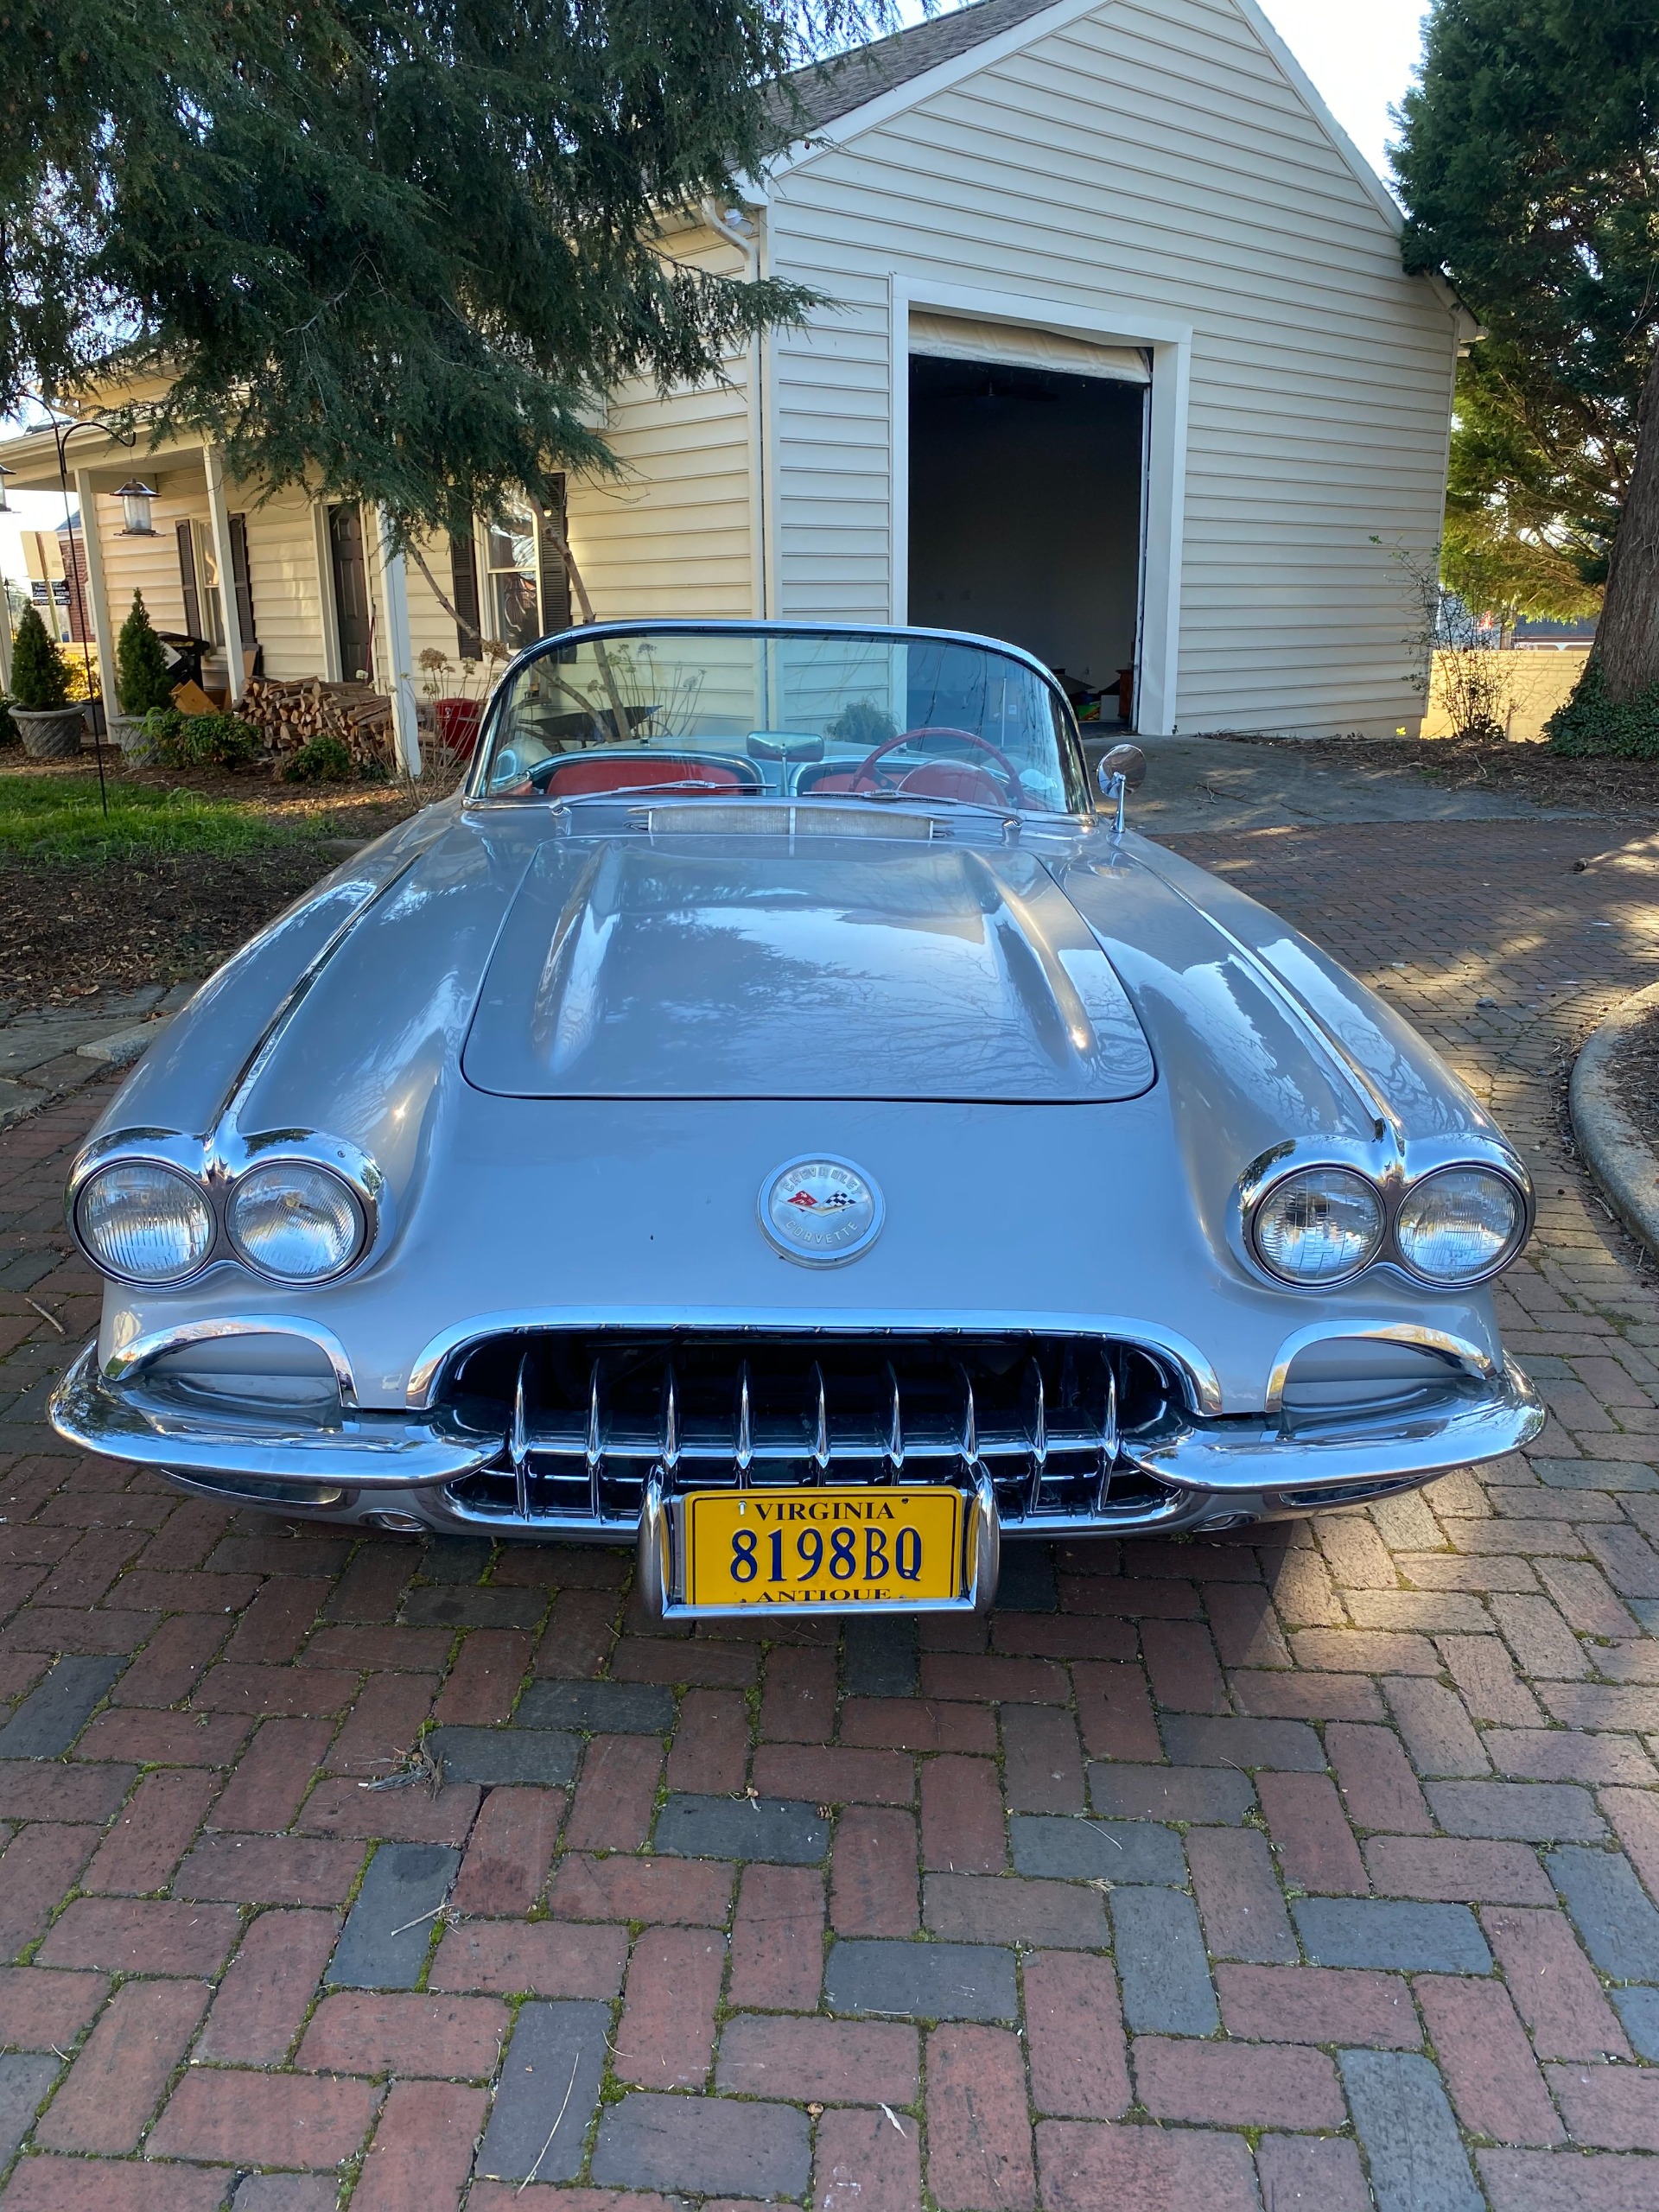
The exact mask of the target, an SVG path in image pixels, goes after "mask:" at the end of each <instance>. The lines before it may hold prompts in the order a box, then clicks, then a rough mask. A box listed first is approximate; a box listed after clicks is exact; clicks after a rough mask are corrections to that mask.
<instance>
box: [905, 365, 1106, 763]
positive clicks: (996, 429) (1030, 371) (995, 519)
mask: <svg viewBox="0 0 1659 2212" xmlns="http://www.w3.org/2000/svg"><path fill="white" fill-rule="evenodd" d="M1145 391H1146V388H1145V386H1144V385H1139V384H1131V383H1127V382H1118V381H1116V380H1115V379H1112V378H1103V377H1094V376H1073V375H1068V374H1065V373H1064V372H1059V371H1056V370H1049V369H1042V368H1032V367H1025V366H1015V365H1012V364H1004V363H1002V362H998V361H976V360H957V359H935V358H933V357H932V356H931V355H927V354H922V353H912V356H911V361H910V620H912V622H914V623H917V624H918V625H920V626H924V627H926V628H931V629H942V630H972V631H977V632H981V633H982V635H985V636H988V637H993V638H1006V639H1007V640H1008V641H1009V642H1010V643H1011V644H1014V645H1023V646H1024V647H1025V648H1026V649H1027V652H1033V653H1035V654H1036V655H1037V657H1038V658H1039V659H1040V660H1043V661H1045V662H1046V663H1047V664H1048V665H1049V667H1051V668H1052V669H1054V670H1056V671H1058V672H1060V673H1061V675H1062V676H1063V678H1064V680H1065V684H1066V689H1067V690H1068V691H1069V692H1071V694H1072V695H1073V696H1077V695H1079V694H1081V693H1084V692H1090V693H1092V692H1102V693H1104V694H1105V695H1106V696H1104V698H1103V700H1102V702H1101V707H1100V713H1101V717H1102V719H1103V720H1104V721H1111V720H1112V719H1113V718H1114V716H1115V715H1116V713H1117V709H1118V699H1117V694H1116V686H1117V683H1118V679H1119V674H1120V671H1122V670H1124V669H1126V668H1128V667H1129V666H1130V665H1131V664H1133V661H1134V658H1135V622H1136V615H1137V612H1138V607H1139V599H1140V570H1141V445H1142V435H1141V425H1142V420H1143V416H1144V411H1145Z"/></svg>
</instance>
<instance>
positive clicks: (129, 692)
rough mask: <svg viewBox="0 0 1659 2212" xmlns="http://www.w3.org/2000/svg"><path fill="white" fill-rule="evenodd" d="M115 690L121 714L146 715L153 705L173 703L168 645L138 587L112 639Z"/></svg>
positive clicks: (163, 705)
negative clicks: (163, 642)
mask: <svg viewBox="0 0 1659 2212" xmlns="http://www.w3.org/2000/svg"><path fill="white" fill-rule="evenodd" d="M115 693H116V697H117V698H118V700H119V702H120V705H121V711H122V713H123V714H124V715H147V714H148V713H149V710H150V709H151V708H152V707H170V706H171V705H172V703H173V681H172V678H171V677H169V675H168V667H167V648H166V646H165V645H162V641H161V639H159V638H158V637H157V636H156V631H155V626H154V625H153V624H152V623H151V621H150V619H149V610H148V608H147V607H145V605H144V595H143V592H141V591H136V592H134V594H132V611H131V613H130V614H129V615H128V616H127V619H126V620H125V621H124V623H123V624H122V625H121V634H120V636H119V637H118V639H116V641H115Z"/></svg>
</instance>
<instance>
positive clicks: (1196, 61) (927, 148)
mask: <svg viewBox="0 0 1659 2212" xmlns="http://www.w3.org/2000/svg"><path fill="white" fill-rule="evenodd" d="M769 219H770V224H771V238H772V266H773V269H774V271H775V273H777V274H778V275H779V276H783V277H796V278H799V279H801V280H804V281H805V282H807V283H812V284H814V285H816V286H817V288H818V289H820V290H822V291H823V292H825V293H827V294H829V295H830V296H832V297H833V298H834V299H835V301H836V303H837V306H838V308H839V309H840V312H838V313H836V314H833V315H818V316H817V317H815V319H814V321H813V324H812V327H811V328H810V332H806V333H800V334H789V333H785V334H780V335H779V337H778V338H777V339H776V340H774V341H773V344H774V355H775V361H776V369H775V388H776V408H777V412H776V418H775V423H774V430H775V436H776V452H777V461H778V470H779V475H778V484H777V505H778V512H779V529H778V562H779V599H780V604H779V609H778V611H779V613H782V614H785V615H787V616H793V617H797V618H801V619H810V618H811V617H812V616H815V615H823V616H841V617H844V618H851V619H874V620H881V619H887V618H888V616H889V613H890V610H891V609H892V608H893V607H894V605H895V604H896V603H898V601H899V597H900V594H901V590H902V581H901V580H899V579H896V578H895V577H894V576H893V574H892V558H891V547H892V543H893V537H892V533H893V513H892V506H891V502H890V499H889V493H888V486H889V481H890V476H891V472H892V465H893V453H892V442H891V428H892V420H893V409H892V380H893V378H894V377H895V376H899V375H903V374H904V373H905V364H904V363H903V362H893V361H891V360H890V359H889V352H890V336H889V333H890V304H889V287H890V282H891V279H892V277H893V275H894V274H898V275H899V276H901V277H903V279H904V280H905V281H906V283H907V284H908V285H909V287H910V289H911V290H912V291H913V292H914V293H915V294H916V296H918V298H919V299H921V300H923V301H924V302H925V293H926V288H927V286H928V285H929V284H930V283H931V284H933V285H937V286H938V287H940V288H942V289H943V288H950V289H958V290H960V289H974V288H979V289H989V290H994V291H995V292H998V293H1001V294H1009V295H1020V296H1026V297H1029V298H1031V299H1032V300H1033V301H1042V302H1058V303H1061V304H1067V303H1069V304H1071V305H1072V306H1075V307H1076V308H1077V309H1078V310H1080V311H1082V312H1084V313H1086V314H1089V315H1093V316H1096V317H1098V316H1101V315H1109V314H1110V312H1111V311H1112V310H1113V308H1117V309H1119V310H1120V311H1122V312H1123V313H1124V314H1125V315H1126V319H1127V318H1128V316H1130V315H1133V314H1136V313H1140V314H1145V315H1148V316H1159V317H1164V318H1167V319H1173V320H1175V321H1180V322H1184V323H1187V324H1190V326H1191V327H1192V381H1191V391H1190V404H1189V419H1188V443H1187V452H1186V464H1185V523H1184V530H1183V537H1182V543H1181V548H1180V652H1179V676H1178V686H1177V696H1176V704H1175V718H1176V723H1177V726H1178V727H1179V728H1182V729H1185V730H1196V729H1205V728H1244V729H1259V728H1294V729H1320V730H1329V729H1349V728H1355V729H1369V730H1380V729H1383V728H1395V727H1397V726H1399V725H1400V724H1402V723H1406V722H1412V723H1414V718H1415V716H1416V715H1418V714H1419V713H1420V712H1421V701H1420V700H1419V699H1417V697H1416V696H1414V693H1413V692H1412V690H1411V689H1410V686H1409V681H1408V677H1409V670H1410V664H1411V659H1412V655H1411V653H1410V652H1409V650H1408V648H1407V647H1405V646H1404V645H1402V642H1401V640H1402V638H1404V637H1405V636H1406V635H1407V634H1408V632H1409V631H1410V629H1411V628H1412V626H1413V622H1412V613H1411V606H1410V601H1409V594H1408V589H1407V587H1406V582H1405V579H1404V577H1403V576H1402V574H1401V571H1400V569H1399V568H1398V565H1397V563H1395V562H1393V561H1391V560H1390V558H1389V548H1391V547H1394V546H1400V547H1403V548H1405V549H1407V550H1409V551H1410V552H1412V553H1413V554H1414V555H1417V556H1424V555H1427V554H1428V553H1429V552H1430V550H1431V549H1432V548H1433V545H1434V543H1435V542H1436V540H1437V538H1438V536H1439V529H1440V508H1441V498H1442V487H1443V481H1444V467H1445V455H1446V426H1447V420H1448V413H1449V404H1450V395H1451V383H1452V370H1453V360H1454V350H1455V349H1454V338H1453V323H1452V311H1451V310H1450V308H1448V307H1447V305H1446V303H1445V302H1444V301H1443V299H1442V298H1441V297H1440V296H1437V294H1436V292H1435V291H1434V290H1433V289H1432V288H1431V287H1430V286H1429V284H1427V283H1426V282H1424V281H1423V280H1421V279H1414V278H1409V277H1406V276H1405V275H1404V273H1403V272H1402V268H1401V264H1400V252H1399V245H1398V241H1397V238H1396V237H1395V233H1394V232H1393V231H1392V229H1391V228H1390V226H1389V223H1388V221H1387V219H1386V218H1385V216H1384V215H1383V212H1382V211H1381V210H1380V209H1379V208H1378V207H1377V206H1376V202H1375V200H1373V199H1372V197H1371V196H1370V194H1369V193H1368V192H1367V191H1366V189H1365V188H1364V187H1363V184H1362V183H1361V182H1360V181H1359V179H1358V178H1357V177H1356V175H1354V173H1353V171H1352V169H1351V168H1350V166H1349V165H1348V163H1347V162H1346V161H1345V160H1344V157H1343V156H1342V155H1341V154H1340V153H1339V152H1338V149H1337V148H1336V146H1335V145H1334V144H1333V143H1332V141H1331V139H1330V137H1328V135H1327V134H1326V133H1325V130H1324V129H1323V128H1322V127H1321V125H1320V124H1319V120H1318V118H1317V117H1316V116H1315V115H1314V113H1313V111H1312V110H1311V109H1310V108H1309V107H1308V105H1307V104H1306V101H1305V100H1304V99H1303V98H1302V97H1301V94H1300V92H1299V91H1298V90H1297V88H1296V87H1295V86H1294V85H1293V84H1292V83H1291V82H1290V81H1289V79H1287V77H1286V75H1285V74H1284V73H1283V72H1282V70H1281V68H1280V67H1279V65H1278V63H1277V61H1276V60H1274V56H1273V55H1272V54H1270V53H1269V52H1268V49H1267V48H1266V47H1265V46H1264V45H1263V44H1262V41H1261V40H1260V39H1259V38H1258V37H1257V36H1256V35H1255V31H1254V29H1252V27H1251V25H1250V23H1249V22H1248V20H1247V19H1246V17H1245V16H1244V15H1243V13H1242V12H1241V11H1240V10H1238V9H1237V8H1236V7H1235V6H1234V5H1233V4H1232V0H1115V4H1113V5H1110V6H1104V7H1102V8H1100V9H1098V10H1095V11H1093V12H1091V13H1090V14H1087V15H1084V16H1079V17H1077V18H1076V19H1074V20H1073V21H1071V22H1070V23H1068V24H1066V25H1065V26H1064V27H1063V28H1061V29H1056V30H1052V31H1050V32H1048V33H1046V34H1045V35H1039V36H1038V37H1036V38H1035V39H1034V40H1033V41H1032V43H1030V44H1029V45H1028V46H1026V47H1024V48H1021V49H1020V51H1018V52H1017V53H1014V54H1009V55H1007V56H1005V57H1003V58H1002V59H1001V60H995V61H993V62H991V63H989V64H988V65H987V66H986V67H983V68H982V69H980V70H978V71H976V72H975V73H972V74H970V75H969V76H967V77H965V78H963V79H960V80H959V81H957V82H956V83H955V84H952V85H950V86H947V87H945V88H944V89H942V90H940V91H938V92H935V93H933V94H931V96H928V97H925V98H924V99H921V100H919V101H918V103H917V104H915V105H912V106H910V107H908V108H906V109H904V110H902V111H900V112H899V113H898V114H896V115H894V116H893V117H891V118H889V119H888V120H887V121H884V122H881V123H880V124H876V125H875V126H874V127H872V128H870V129H868V130H863V131H861V132H859V133H857V135H855V136H854V137H851V138H850V139H849V143H847V144H845V145H844V146H841V147H837V148H835V149H830V150H828V151H826V152H824V153H823V154H822V155H818V156H814V157H810V158H808V159H806V160H805V161H804V162H802V164H801V165H800V166H799V167H798V168H794V169H792V170H791V171H789V172H787V173H786V174H785V175H782V176H780V177H779V180H778V181H777V182H776V184H775V186H774V188H773V191H772V207H771V209H770V215H769ZM988 501H989V502H990V504H991V505H993V507H994V504H995V489H994V487H990V488H989V489H988ZM1374 541H1380V543H1377V542H1374Z"/></svg>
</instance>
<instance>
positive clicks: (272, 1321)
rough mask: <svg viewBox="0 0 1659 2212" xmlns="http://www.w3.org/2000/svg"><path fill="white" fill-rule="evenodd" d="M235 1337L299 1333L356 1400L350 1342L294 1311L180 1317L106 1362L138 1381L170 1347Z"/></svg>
mask: <svg viewBox="0 0 1659 2212" xmlns="http://www.w3.org/2000/svg"><path fill="white" fill-rule="evenodd" d="M235 1337H297V1338H301V1339H302V1341H303V1342H305V1343H307V1344H315V1346H316V1348H317V1350H318V1351H320V1352H321V1354H322V1355H323V1357H324V1358H325V1359H327V1362H328V1364H329V1366H330V1367H331V1368H332V1369H333V1370H334V1381H335V1383H337V1385H338V1386H339V1389H340V1403H341V1405H342V1406H346V1407H348V1408H349V1407H354V1406H355V1405H356V1403H357V1383H356V1379H355V1377H354V1376H353V1373H352V1363H351V1358H350V1356H349V1355H348V1353H347V1352H346V1347H345V1345H344V1344H342V1343H341V1342H340V1338H338V1337H337V1336H336V1335H335V1334H334V1331H333V1330H332V1329H327V1328H325V1327H324V1326H323V1325H322V1323H321V1321H311V1320H302V1319H299V1318H298V1317H296V1315H293V1314H288V1313H246V1314H241V1313H226V1314H223V1315H219V1316H217V1317H215V1318H214V1319H213V1320H210V1321H176V1322H175V1323H174V1324H173V1325H172V1326H171V1327H170V1328H166V1329H152V1330H150V1331H149V1332H148V1333H147V1334H145V1335H143V1336H142V1337H134V1338H131V1340H130V1342H128V1343H126V1344H121V1345H119V1346H118V1348H117V1349H116V1350H115V1351H112V1352H111V1354H110V1356H109V1357H108V1358H107V1359H106V1360H105V1363H104V1370H103V1373H104V1379H105V1382H106V1383H131V1382H135V1381H136V1380H137V1377H138V1376H140V1375H142V1374H143V1371H144V1370H145V1369H146V1368H147V1367H150V1366H153V1365H154V1363H156V1360H158V1359H161V1358H162V1357H164V1356H165V1355H166V1354H167V1353H168V1352H174V1351H185V1350H186V1349H188V1346H190V1345H191V1344H216V1343H220V1342H223V1341H225V1340H226V1339H227V1338H235Z"/></svg>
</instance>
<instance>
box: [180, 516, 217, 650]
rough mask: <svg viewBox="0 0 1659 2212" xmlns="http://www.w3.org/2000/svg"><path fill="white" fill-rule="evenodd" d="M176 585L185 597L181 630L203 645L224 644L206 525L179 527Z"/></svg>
mask: <svg viewBox="0 0 1659 2212" xmlns="http://www.w3.org/2000/svg"><path fill="white" fill-rule="evenodd" d="M178 543H179V585H180V588H181V590H182V592H183V594H184V626H185V628H186V629H187V630H188V632H190V635H191V636H192V637H193V638H200V639H201V640H202V642H203V643H204V644H205V645H223V644H224V642H225V615H224V611H223V607H222V605H221V602H220V600H219V563H218V562H217V561H216V560H215V559H214V558H213V541H212V539H211V538H210V537H209V536H208V532H207V524H206V523H205V522H196V521H189V522H181V523H180V524H178Z"/></svg>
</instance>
